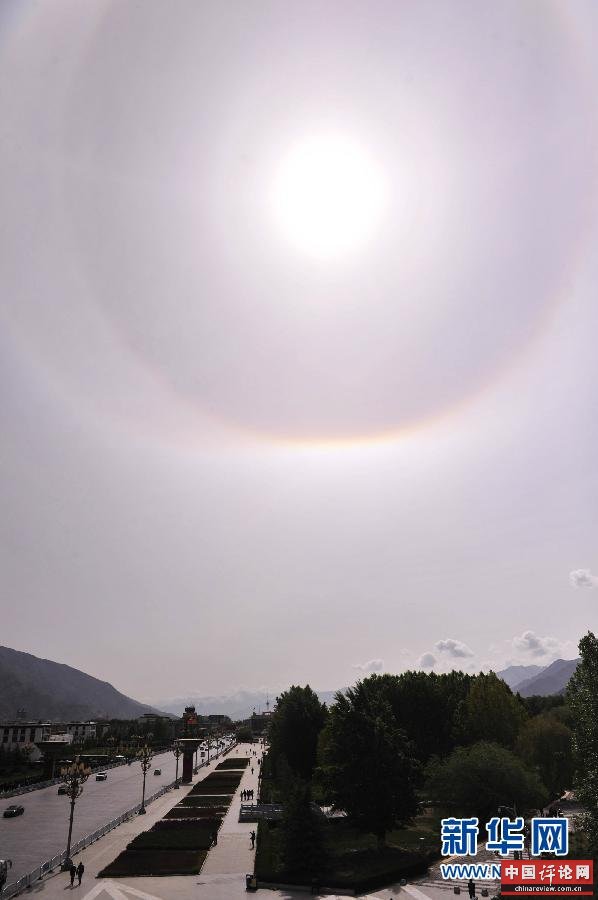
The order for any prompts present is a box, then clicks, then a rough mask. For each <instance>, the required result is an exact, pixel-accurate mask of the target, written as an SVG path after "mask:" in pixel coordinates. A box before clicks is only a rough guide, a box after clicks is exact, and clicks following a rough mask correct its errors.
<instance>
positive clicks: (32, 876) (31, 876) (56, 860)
mask: <svg viewBox="0 0 598 900" xmlns="http://www.w3.org/2000/svg"><path fill="white" fill-rule="evenodd" d="M229 750H232V747H228V748H226V749H224V750H219V751H218V753H215V754H214V756H213V757H212V759H211V760H210V762H212V761H213V760H214V759H217V758H218V757H219V756H220V754H221V753H222V754H224V753H227V752H228V751H229ZM116 765H122V764H121V763H116ZM207 765H208V762H207V760H206V761H205V762H202V763H199V765H198V766H197V768H198V769H201V768H202V767H203V766H207ZM104 768H106V769H107V768H108V766H105V767H104ZM60 780H61V779H58V781H60ZM179 782H180V779H179ZM54 783H55V782H50V784H54ZM175 784H176V781H171V782H170V784H166V785H164V786H163V787H161V788H160V790H159V791H156V793H155V794H152V795H151V797H147V798H146V800H145V803H146V805H147V804H148V803H153V801H154V800H157V799H158V797H162V796H163V795H164V794H165V793H166V792H167V791H170V790H172V788H173V787H174V786H175ZM140 809H141V803H137V804H136V805H135V806H133V807H132V808H131V809H128V810H127V811H126V812H124V813H121V815H120V816H117V818H116V819H112V821H111V822H108V824H107V825H102V827H101V828H98V829H97V831H94V832H93V833H92V834H88V835H86V836H85V837H84V838H81V840H80V841H77V843H76V844H73V845H72V847H71V856H75V854H76V853H80V852H81V850H84V849H85V848H86V847H89V845H90V844H94V843H95V842H96V841H98V840H99V839H100V838H101V837H103V836H104V835H105V834H108V832H109V831H112V830H113V829H114V828H118V826H119V825H122V823H123V822H127V821H128V820H129V819H131V818H132V817H133V816H135V815H137V813H138V812H139V810H140ZM65 859H66V850H63V851H62V853H59V854H58V855H57V856H53V857H52V859H49V860H47V861H46V862H44V863H42V864H41V866H38V867H37V869H34V870H33V872H29V873H28V874H27V875H22V876H21V878H19V879H18V880H17V881H13V882H12V883H11V884H7V885H6V886H5V888H4V890H3V891H2V893H1V896H2V900H10V897H16V896H17V894H20V893H21V891H24V890H25V889H26V888H28V887H31V886H32V885H33V884H35V882H36V881H39V879H40V878H43V876H44V875H48V874H49V873H50V872H53V871H54V869H56V868H57V867H58V866H61V865H62V863H63V862H64V860H65Z"/></svg>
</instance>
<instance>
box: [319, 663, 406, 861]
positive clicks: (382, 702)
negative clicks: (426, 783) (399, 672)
mask: <svg viewBox="0 0 598 900" xmlns="http://www.w3.org/2000/svg"><path fill="white" fill-rule="evenodd" d="M413 754H414V751H413V747H412V746H411V744H410V743H409V741H408V740H407V737H406V735H405V733H404V732H403V731H402V730H401V729H400V728H399V727H398V726H397V723H396V719H395V716H394V714H393V711H392V708H391V706H390V703H389V702H388V699H387V698H386V696H385V688H384V683H383V681H382V680H381V679H379V678H376V677H375V676H372V677H371V678H366V679H365V680H364V681H361V682H358V683H357V684H356V685H355V687H353V688H349V689H348V690H347V692H346V694H342V693H338V694H337V695H336V703H335V705H334V706H333V707H332V708H331V710H330V719H329V722H328V725H327V726H326V728H325V729H324V731H323V733H322V739H321V744H320V768H319V770H318V774H319V778H320V780H321V782H322V785H323V787H324V789H325V791H326V793H327V795H328V797H329V798H330V800H331V801H332V803H333V804H334V806H335V807H336V808H337V809H341V810H344V811H345V812H346V813H347V815H348V816H349V817H350V818H351V819H352V820H353V822H354V824H355V826H356V827H357V828H359V829H360V830H361V831H364V832H369V833H371V834H375V835H376V838H377V840H378V847H379V848H380V849H382V848H383V847H384V845H385V842H386V833H387V832H388V831H390V830H391V829H392V828H395V827H399V826H402V825H404V824H406V823H407V822H409V821H410V820H411V819H412V817H413V816H414V815H415V813H416V812H417V801H416V798H415V782H416V778H417V774H418V764H417V761H416V760H415V759H414V755H413Z"/></svg>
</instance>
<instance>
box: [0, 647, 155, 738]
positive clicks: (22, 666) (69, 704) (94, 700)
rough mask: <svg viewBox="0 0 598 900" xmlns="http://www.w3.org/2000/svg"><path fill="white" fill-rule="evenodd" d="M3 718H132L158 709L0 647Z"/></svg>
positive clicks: (81, 674) (87, 678)
mask: <svg viewBox="0 0 598 900" xmlns="http://www.w3.org/2000/svg"><path fill="white" fill-rule="evenodd" d="M0 685H1V686H2V688H1V690H0V719H14V718H15V717H16V714H17V710H19V709H24V710H25V716H26V718H27V719H50V720H54V721H59V720H64V719H94V718H115V719H133V718H136V717H137V716H141V715H143V713H149V712H157V711H158V710H155V709H153V708H152V707H151V706H146V705H145V704H143V703H138V702H137V701H136V700H132V699H131V698H130V697H126V696H125V695H124V694H121V693H120V692H119V691H117V690H116V689H115V688H113V687H112V685H111V684H108V682H107V681H100V680H99V679H97V678H93V677H92V676H91V675H86V674H85V672H81V671H79V669H73V668H71V666H66V665H63V664H61V663H56V662H52V661H51V660H49V659H40V658H39V657H37V656H33V655H32V654H31V653H22V652H21V651H19V650H11V649H10V648H9V647H0Z"/></svg>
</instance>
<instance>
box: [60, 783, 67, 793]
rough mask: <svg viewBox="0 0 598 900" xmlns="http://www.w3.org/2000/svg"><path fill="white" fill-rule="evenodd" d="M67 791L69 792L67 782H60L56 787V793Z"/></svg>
mask: <svg viewBox="0 0 598 900" xmlns="http://www.w3.org/2000/svg"><path fill="white" fill-rule="evenodd" d="M68 792H69V786H68V784H61V785H59V787H58V793H59V794H68Z"/></svg>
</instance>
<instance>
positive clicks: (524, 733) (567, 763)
mask: <svg viewBox="0 0 598 900" xmlns="http://www.w3.org/2000/svg"><path fill="white" fill-rule="evenodd" d="M572 736H573V735H572V731H571V729H570V728H568V727H567V726H566V725H563V723H562V722H559V721H558V720H557V719H556V718H555V717H554V716H552V715H551V714H550V713H548V714H544V715H542V716H535V717H534V718H533V719H530V720H529V721H528V722H526V723H525V724H524V726H523V728H522V729H521V731H520V732H519V737H518V738H517V743H516V745H515V751H516V753H517V755H518V756H520V757H521V759H522V760H523V761H524V762H525V763H526V765H528V766H529V767H530V768H535V769H537V770H538V774H539V775H540V778H541V779H542V781H543V783H544V784H545V785H546V787H547V789H548V792H549V794H550V797H551V798H555V797H560V796H561V794H562V793H563V791H564V790H565V789H567V788H569V789H570V788H571V787H572V786H573V745H572Z"/></svg>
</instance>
